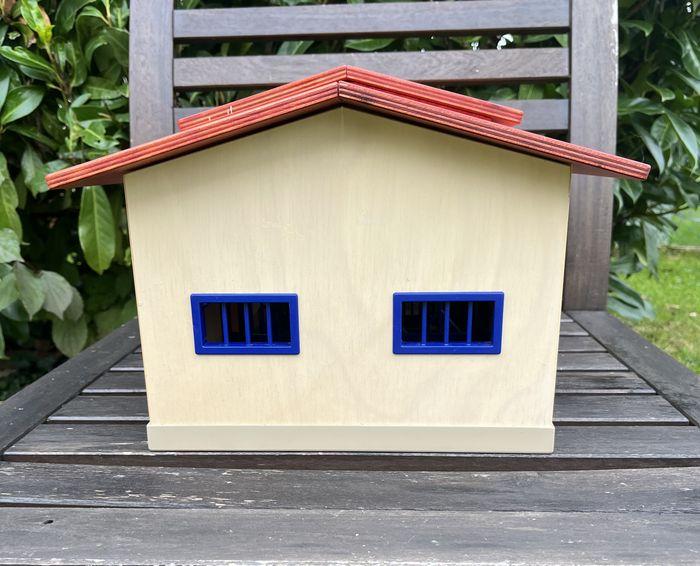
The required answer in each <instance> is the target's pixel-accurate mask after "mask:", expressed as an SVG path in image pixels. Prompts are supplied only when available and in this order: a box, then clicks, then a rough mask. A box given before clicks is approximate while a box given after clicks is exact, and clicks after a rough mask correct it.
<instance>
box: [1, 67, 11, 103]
mask: <svg viewBox="0 0 700 566" xmlns="http://www.w3.org/2000/svg"><path fill="white" fill-rule="evenodd" d="M9 88H10V69H9V68H8V67H7V65H5V64H4V63H2V62H0V109H1V108H2V107H3V105H4V104H5V99H6V98H7V90H8V89H9Z"/></svg>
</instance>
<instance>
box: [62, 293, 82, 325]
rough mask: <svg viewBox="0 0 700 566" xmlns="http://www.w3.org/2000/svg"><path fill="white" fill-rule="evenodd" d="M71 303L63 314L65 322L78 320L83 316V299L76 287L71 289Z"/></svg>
mask: <svg viewBox="0 0 700 566" xmlns="http://www.w3.org/2000/svg"><path fill="white" fill-rule="evenodd" d="M71 294H72V297H71V302H70V305H68V308H67V309H66V310H65V311H64V313H63V319H64V320H78V319H79V318H80V317H81V316H83V309H84V305H83V298H82V297H81V296H80V293H79V292H78V290H77V289H76V288H75V287H71Z"/></svg>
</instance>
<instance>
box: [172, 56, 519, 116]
mask: <svg viewBox="0 0 700 566" xmlns="http://www.w3.org/2000/svg"><path fill="white" fill-rule="evenodd" d="M339 80H346V81H349V82H352V83H356V84H360V85H365V86H370V87H373V88H377V89H380V90H385V91H387V92H393V93H396V94H401V95H403V96H407V97H410V98H414V99H416V100H419V101H425V102H429V103H431V104H434V105H440V106H444V107H445V108H448V109H451V110H454V111H458V112H463V113H466V114H469V115H472V116H476V117H481V118H484V119H488V120H491V121H493V122H497V123H501V124H505V125H509V126H515V125H517V124H520V122H521V121H522V116H523V112H522V111H521V110H518V109H515V108H511V107H509V106H504V105H501V104H496V103H494V102H489V101H486V100H480V99H478V98H474V97H471V96H467V95H464V94H457V93H454V92H449V91H446V90H443V89H439V88H435V87H431V86H427V85H422V84H419V83H416V82H412V81H408V80H405V79H399V78H396V77H392V76H389V75H385V74H382V73H376V72H374V71H368V70H366V69H361V68H359V67H352V66H350V65H342V66H340V67H335V68H333V69H329V70H328V71H324V72H322V73H318V74H315V75H311V76H309V77H306V78H303V79H300V80H297V81H293V82H291V83H287V84H285V85H282V86H278V87H275V88H272V89H270V90H266V91H265V92H261V93H258V94H254V95H252V96H248V97H246V98H243V99H241V100H235V101H233V102H229V103H227V104H222V105H221V106H217V107H215V108H208V109H206V110H203V111H202V112H198V113H196V114H192V115H190V116H186V117H184V118H180V119H179V120H178V122H177V124H178V127H179V128H180V130H187V129H189V128H193V127H195V126H199V125H201V124H206V123H211V122H212V121H214V120H222V119H227V118H229V117H231V116H232V115H233V114H237V113H238V112H241V111H245V109H246V108H249V107H251V106H255V105H258V104H263V103H265V102H267V101H269V100H273V99H276V98H279V97H281V96H285V95H287V94H289V93H293V92H300V91H303V90H305V89H306V88H312V87H314V86H318V85H321V84H328V83H331V82H336V81H339Z"/></svg>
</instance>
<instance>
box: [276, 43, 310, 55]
mask: <svg viewBox="0 0 700 566" xmlns="http://www.w3.org/2000/svg"><path fill="white" fill-rule="evenodd" d="M313 43H314V42H313V41H284V42H282V45H280V48H279V49H278V50H277V55H301V54H302V53H306V50H307V49H308V48H309V47H311V46H312V45H313Z"/></svg>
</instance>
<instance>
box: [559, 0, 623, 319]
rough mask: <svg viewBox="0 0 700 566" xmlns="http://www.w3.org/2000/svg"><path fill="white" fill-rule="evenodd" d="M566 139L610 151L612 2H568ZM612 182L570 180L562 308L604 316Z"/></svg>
mask: <svg viewBox="0 0 700 566" xmlns="http://www.w3.org/2000/svg"><path fill="white" fill-rule="evenodd" d="M571 24H572V31H571V39H570V45H571V47H570V48H571V94H570V96H571V100H570V104H571V110H570V139H571V141H572V142H573V143H576V144H581V145H585V146H587V147H593V148H595V149H599V150H601V151H614V150H615V138H616V131H617V57H618V40H617V0H599V1H597V2H589V1H587V0H572V1H571ZM612 189H613V181H612V180H610V179H603V178H598V177H591V176H583V175H574V176H573V178H572V180H571V207H570V209H569V235H568V245H567V254H566V277H565V280H564V308H565V309H567V310H569V309H578V310H605V306H606V303H607V294H608V270H609V266H610V240H611V233H612V205H613V195H612Z"/></svg>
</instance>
